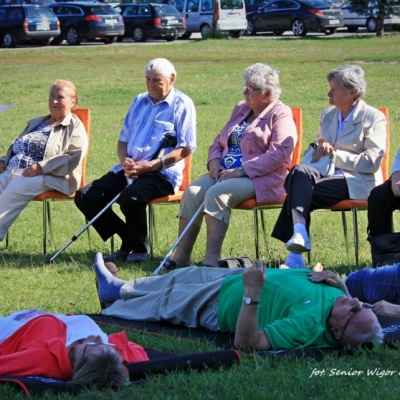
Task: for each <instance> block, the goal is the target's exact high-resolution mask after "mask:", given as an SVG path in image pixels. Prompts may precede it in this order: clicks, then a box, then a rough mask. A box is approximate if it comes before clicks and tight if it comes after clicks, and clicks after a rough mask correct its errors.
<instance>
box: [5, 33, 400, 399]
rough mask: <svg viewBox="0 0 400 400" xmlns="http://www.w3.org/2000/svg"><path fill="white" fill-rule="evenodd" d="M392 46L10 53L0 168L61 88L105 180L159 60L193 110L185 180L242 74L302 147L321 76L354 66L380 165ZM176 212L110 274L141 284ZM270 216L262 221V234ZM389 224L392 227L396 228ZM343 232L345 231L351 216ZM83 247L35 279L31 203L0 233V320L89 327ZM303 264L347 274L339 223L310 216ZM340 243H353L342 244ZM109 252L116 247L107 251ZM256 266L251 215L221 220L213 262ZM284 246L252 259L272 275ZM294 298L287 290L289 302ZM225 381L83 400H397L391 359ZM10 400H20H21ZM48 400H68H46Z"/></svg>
mask: <svg viewBox="0 0 400 400" xmlns="http://www.w3.org/2000/svg"><path fill="white" fill-rule="evenodd" d="M399 41H400V35H399V34H392V35H387V36H386V37H385V38H383V39H378V38H375V37H371V36H368V37H367V36H359V35H354V36H351V37H345V38H323V39H320V38H315V37H305V38H302V39H300V40H288V39H280V40H207V41H192V42H191V43H189V44H182V43H181V44H180V43H179V42H177V43H176V44H174V45H168V46H163V45H155V46H135V45H132V46H95V47H90V48H89V47H85V46H82V47H73V48H72V47H62V48H52V47H47V48H42V49H29V48H25V49H17V50H7V51H1V52H0V68H1V75H0V76H1V78H0V82H1V85H0V103H1V104H6V103H16V105H15V107H13V108H12V109H10V110H8V111H6V112H4V113H1V114H0V137H1V141H0V154H5V151H6V149H7V147H8V146H9V144H10V142H11V141H12V139H13V138H14V137H15V136H16V135H17V134H18V133H20V132H21V131H22V129H23V128H24V126H25V123H26V121H27V120H28V119H31V118H33V117H36V116H38V115H43V114H45V113H46V112H47V110H48V108H47V94H48V90H49V87H50V85H51V83H52V82H53V81H54V80H55V79H57V78H63V79H70V80H72V81H73V82H74V83H75V84H76V86H77V88H78V91H79V105H80V106H81V107H89V108H90V109H91V111H92V135H91V143H90V150H89V159H88V170H87V179H88V181H91V180H93V179H94V178H96V177H99V176H101V175H102V174H104V173H105V172H106V171H107V170H108V169H109V168H110V167H111V166H112V165H114V164H115V163H116V162H117V157H116V142H117V138H118V135H119V131H120V129H121V126H122V122H123V119H124V116H125V113H126V111H127V109H128V108H129V106H130V104H131V102H132V100H133V98H134V97H135V95H137V94H138V93H140V92H143V91H145V90H146V88H145V81H144V78H143V73H142V72H143V68H144V67H145V65H146V64H147V62H148V61H149V60H150V59H152V58H155V57H165V58H168V59H169V60H171V61H172V62H173V63H174V65H175V67H176V69H177V71H178V78H177V83H176V87H177V88H178V89H180V90H182V91H183V92H184V93H186V94H188V95H189V96H191V97H192V99H193V101H194V103H195V106H196V110H197V118H198V125H197V126H198V131H197V134H198V140H197V141H198V151H197V152H196V153H195V154H194V161H193V163H194V164H193V166H194V168H193V179H195V178H197V177H199V176H201V175H202V174H203V173H204V172H205V161H206V156H207V150H208V146H209V145H210V143H211V141H212V140H213V138H214V137H215V135H216V134H217V133H218V132H219V130H220V129H221V128H222V127H223V126H224V124H225V123H226V121H227V120H228V118H229V116H230V113H231V111H232V109H233V106H234V105H235V104H236V102H237V101H239V100H241V99H242V97H243V95H242V90H241V87H242V80H241V73H242V71H243V69H244V68H245V67H247V66H249V65H251V64H253V63H255V62H264V63H269V64H270V65H271V66H273V67H275V68H277V69H278V70H279V71H280V76H281V86H282V89H283V93H282V97H281V100H282V101H283V102H284V103H286V104H287V105H289V106H291V107H302V109H303V132H304V138H303V147H305V146H307V144H308V143H309V142H310V141H311V140H312V139H313V137H314V134H315V133H316V131H317V129H318V122H319V115H320V113H321V111H322V110H323V109H324V108H326V107H327V106H328V101H327V92H328V84H327V82H326V74H327V73H328V72H329V71H330V70H331V69H333V68H335V67H337V66H340V65H343V64H346V63H357V64H359V65H360V66H361V67H362V68H363V69H364V70H365V72H366V79H367V96H366V102H367V103H368V104H370V105H372V106H375V107H389V112H390V128H391V141H390V142H391V152H390V159H391V160H393V158H394V155H395V152H396V150H397V148H398V147H399V146H400V138H399V136H398V132H399V131H400V96H399V95H398V92H399V87H400V53H399V51H398V48H399ZM177 210H178V206H176V205H175V206H168V207H166V206H160V207H158V208H157V209H156V214H157V226H158V238H159V240H158V242H157V244H155V259H154V260H153V261H149V262H147V263H143V264H137V265H124V264H122V263H120V264H119V265H118V267H119V270H120V276H121V277H122V278H123V279H131V278H134V277H139V276H145V275H149V274H151V272H152V271H153V270H154V269H155V268H156V267H157V266H158V265H159V263H160V261H161V260H162V259H163V257H164V255H165V254H166V253H167V251H168V250H169V248H170V246H171V245H172V243H173V242H174V241H175V240H176V235H177V222H176V219H175V217H174V215H175V214H176V212H177ZM277 213H278V210H273V211H268V212H267V213H266V224H267V231H268V233H269V232H270V231H271V229H272V227H273V224H274V222H275V219H276V217H277ZM52 218H53V238H54V243H49V245H48V252H49V255H52V254H54V253H55V252H56V251H57V250H58V249H59V248H60V247H62V245H64V244H65V243H66V242H67V241H68V240H69V239H70V238H71V237H72V235H73V234H75V233H76V232H78V231H79V230H80V229H81V228H82V227H83V226H84V225H85V221H84V218H83V216H82V215H81V214H80V213H79V212H78V210H77V209H76V208H75V206H74V204H73V203H72V202H57V203H53V204H52ZM395 222H399V221H398V216H396V218H395ZM348 225H349V229H350V231H352V229H351V219H350V214H349V215H348ZM90 232H91V241H90V243H89V240H88V238H87V236H86V234H84V235H82V236H81V237H80V238H79V239H78V240H77V241H76V242H74V243H73V244H72V245H71V246H70V247H69V248H68V249H67V250H66V251H65V253H63V254H62V255H61V256H60V257H59V258H58V259H57V260H56V262H55V263H54V264H52V265H47V264H46V259H47V258H48V256H47V257H46V256H44V255H43V253H42V208H41V204H39V203H31V204H30V205H29V206H28V207H27V208H26V209H25V210H24V211H23V213H22V214H21V215H20V217H19V219H18V220H17V221H16V222H15V224H14V225H13V226H12V227H11V229H10V242H9V247H8V248H6V246H5V243H0V273H1V280H0V315H6V314H8V313H10V312H12V311H15V310H20V309H27V308H41V309H44V310H48V311H51V312H61V313H66V312H71V313H96V312H99V310H100V308H99V304H98V301H97V297H96V292H95V286H94V274H93V272H92V262H93V258H94V255H95V253H96V252H98V251H101V252H104V253H108V252H109V251H110V243H109V242H108V243H103V242H102V241H101V240H100V238H99V237H98V235H97V234H96V232H95V231H94V230H93V229H91V230H90ZM359 233H360V266H359V268H362V267H365V266H366V265H367V264H368V263H369V261H370V254H369V246H368V244H367V242H366V240H365V238H366V213H365V212H360V213H359ZM311 239H312V242H313V251H312V255H311V257H312V263H314V262H317V261H320V262H322V263H323V265H324V266H325V268H333V269H335V271H337V272H339V273H341V274H347V273H348V272H350V271H351V270H354V269H355V268H356V266H355V261H354V254H353V246H352V244H351V243H350V254H349V257H347V256H346V251H345V245H344V240H343V232H342V224H341V216H340V214H338V213H332V212H315V213H314V215H313V222H312V227H311ZM350 239H352V235H350ZM116 244H117V246H118V240H116ZM204 248H205V235H204V230H203V231H202V233H201V235H200V237H199V240H198V241H197V243H196V247H195V250H194V252H193V259H192V261H193V264H198V263H200V262H201V261H202V257H203V255H204ZM238 255H247V256H250V257H252V258H254V257H255V251H254V243H253V220H252V213H251V212H246V211H234V213H233V216H232V221H231V224H230V228H229V231H228V235H227V238H226V240H225V242H224V247H223V257H230V256H238ZM285 255H286V251H285V248H284V245H283V244H282V243H280V242H278V241H276V240H274V239H272V238H268V248H267V249H266V248H264V246H263V247H262V259H263V260H264V261H265V262H266V263H268V264H269V265H271V266H276V265H278V264H279V263H280V262H281V260H283V259H284V258H285ZM294 290H295V289H294ZM130 338H131V339H132V340H135V341H138V342H140V343H142V344H144V345H147V346H154V347H157V348H160V349H162V350H165V351H171V352H177V353H186V352H190V351H203V350H207V349H208V350H211V349H213V346H212V344H210V345H202V344H200V343H198V342H193V343H191V342H183V341H180V340H178V339H177V340H167V339H161V338H154V337H152V336H150V335H146V334H142V335H140V334H130ZM244 358H245V359H244V361H243V363H242V364H241V365H240V366H237V367H235V368H232V369H230V370H221V371H218V372H205V373H202V374H197V373H191V374H180V373H174V374H170V375H168V376H162V377H160V378H159V380H157V381H156V382H152V383H150V384H148V385H146V386H145V387H143V388H128V389H124V390H121V391H120V392H119V393H118V394H110V393H97V392H95V391H92V392H88V393H86V394H85V395H84V396H83V397H84V398H96V399H100V398H109V397H113V398H121V399H123V398H124V399H125V398H133V397H134V396H135V398H137V399H148V398H156V397H160V396H162V397H163V398H166V399H182V398H196V399H197V398H202V399H220V398H224V399H225V398H226V399H264V398H274V399H275V398H276V399H284V398H285V399H289V398H290V399H321V398H327V399H338V398H340V399H351V398H359V399H364V398H368V399H369V398H377V399H380V398H382V399H383V398H384V399H392V398H393V399H394V398H397V397H398V395H397V391H398V390H399V389H400V384H399V372H400V367H398V363H397V359H398V355H397V353H396V352H395V351H393V350H387V349H376V350H374V351H373V352H372V354H371V353H367V352H360V353H359V354H358V355H357V356H356V357H351V358H341V359H335V358H330V357H327V358H326V359H324V360H323V361H322V362H315V361H313V360H283V359H275V358H269V359H267V360H259V359H255V358H246V357H244ZM314 368H317V369H319V370H322V369H325V370H326V371H328V372H329V371H330V370H332V369H340V370H342V371H351V370H363V371H367V369H368V368H369V369H371V368H380V369H381V370H396V371H397V374H395V375H393V376H391V377H383V378H378V377H376V376H366V372H365V374H361V375H360V376H359V377H355V376H329V374H328V372H327V374H326V375H325V376H323V377H312V378H309V377H310V375H311V372H312V371H313V369H314ZM17 393H18V392H15V391H14V390H13V389H12V388H10V387H8V386H6V387H0V399H3V398H4V399H9V398H18V397H19V396H18V394H17ZM21 397H22V396H21ZM47 398H59V399H62V398H68V396H61V395H60V396H57V397H55V396H52V395H49V396H48V397H47Z"/></svg>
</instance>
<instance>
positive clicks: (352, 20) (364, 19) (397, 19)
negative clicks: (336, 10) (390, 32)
mask: <svg viewBox="0 0 400 400" xmlns="http://www.w3.org/2000/svg"><path fill="white" fill-rule="evenodd" d="M371 7H373V5H372V6H371ZM340 8H341V10H342V11H343V18H344V26H345V27H347V30H348V31H349V32H357V30H358V28H360V27H366V28H367V30H368V32H375V31H376V17H375V16H376V12H374V13H373V15H367V14H358V13H355V12H352V11H350V9H349V2H348V1H346V2H345V3H343V4H342V5H341V6H340ZM383 25H384V27H385V28H392V29H395V30H399V29H400V5H399V6H392V7H391V8H390V9H389V10H388V12H387V14H386V16H385V19H384V21H383Z"/></svg>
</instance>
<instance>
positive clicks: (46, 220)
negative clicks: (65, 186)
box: [6, 108, 91, 254]
mask: <svg viewBox="0 0 400 400" xmlns="http://www.w3.org/2000/svg"><path fill="white" fill-rule="evenodd" d="M73 113H74V114H75V115H77V116H78V117H79V119H80V120H81V121H82V123H83V125H84V126H85V129H86V133H87V135H88V139H89V140H90V118H91V116H90V109H89V108H77V109H76V110H74V111H73ZM87 156H88V151H87V152H86V155H85V157H84V159H83V162H82V180H81V183H80V187H83V186H85V185H86V162H87ZM74 197H75V193H73V194H71V195H67V194H64V193H61V192H59V191H57V190H49V191H47V192H43V193H42V194H40V195H39V196H36V197H35V198H34V199H33V200H34V201H41V202H42V204H43V253H44V254H46V252H47V226H49V231H50V238H51V240H53V237H52V232H51V212H50V202H49V200H50V199H52V200H73V199H74ZM8 236H9V235H8V232H7V237H6V247H8Z"/></svg>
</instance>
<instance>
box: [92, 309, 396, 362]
mask: <svg viewBox="0 0 400 400" xmlns="http://www.w3.org/2000/svg"><path fill="white" fill-rule="evenodd" d="M89 317H91V318H92V319H93V320H95V321H96V322H97V323H99V324H103V325H110V326H118V327H120V328H125V329H130V330H133V331H137V332H146V333H149V334H153V335H159V336H167V337H171V338H177V337H178V338H181V339H187V340H192V339H198V340H200V341H202V342H208V343H210V342H211V343H213V344H215V346H216V347H217V348H222V349H229V348H233V340H234V334H228V333H224V332H211V331H209V330H206V329H194V328H186V327H182V326H178V325H174V324H170V323H168V322H144V321H131V320H127V319H123V318H117V317H111V316H108V315H102V314H91V315H89ZM378 320H379V323H380V324H381V326H382V328H383V332H384V343H385V344H386V345H388V346H389V347H391V348H395V349H397V346H398V347H399V348H400V318H397V317H394V316H388V315H378ZM364 347H365V348H371V347H372V346H371V345H370V344H367V345H365V346H364ZM351 353H352V350H351V349H345V348H342V347H325V348H319V349H318V348H308V349H298V350H273V351H258V352H254V353H251V354H255V355H257V356H260V357H269V356H285V357H293V358H304V357H308V358H313V359H315V360H317V361H318V360H321V359H322V358H323V357H324V355H326V354H330V355H333V356H341V355H348V354H351Z"/></svg>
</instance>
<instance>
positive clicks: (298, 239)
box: [286, 233, 311, 253]
mask: <svg viewBox="0 0 400 400" xmlns="http://www.w3.org/2000/svg"><path fill="white" fill-rule="evenodd" d="M286 248H287V249H288V251H293V252H294V253H304V252H305V251H310V250H311V243H310V241H307V242H306V241H305V240H304V238H303V236H302V235H300V233H295V234H294V235H293V236H292V237H291V238H290V240H289V241H288V242H287V243H286Z"/></svg>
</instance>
